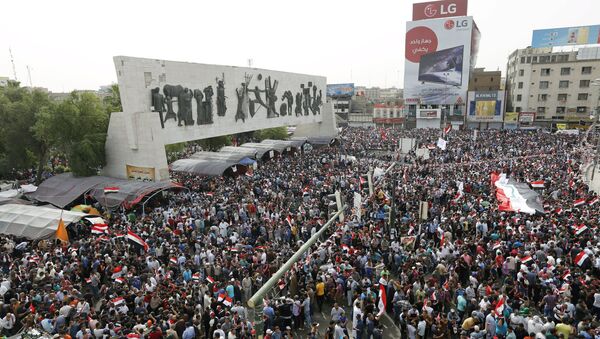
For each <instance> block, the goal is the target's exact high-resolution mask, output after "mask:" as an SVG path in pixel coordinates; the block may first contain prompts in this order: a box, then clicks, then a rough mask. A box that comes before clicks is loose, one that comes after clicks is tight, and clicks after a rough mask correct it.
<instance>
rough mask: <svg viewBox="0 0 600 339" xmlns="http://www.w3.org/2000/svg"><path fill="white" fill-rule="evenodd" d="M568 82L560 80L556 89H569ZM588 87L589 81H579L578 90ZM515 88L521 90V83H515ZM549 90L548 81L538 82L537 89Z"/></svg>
mask: <svg viewBox="0 0 600 339" xmlns="http://www.w3.org/2000/svg"><path fill="white" fill-rule="evenodd" d="M531 84H532V85H533V84H535V83H534V82H532V83H531ZM569 84H570V82H569V80H560V81H559V82H558V88H569ZM589 87H590V80H579V88H589ZM517 88H518V89H522V88H523V82H522V81H520V82H518V83H517ZM548 88H550V82H549V81H540V83H539V89H548Z"/></svg>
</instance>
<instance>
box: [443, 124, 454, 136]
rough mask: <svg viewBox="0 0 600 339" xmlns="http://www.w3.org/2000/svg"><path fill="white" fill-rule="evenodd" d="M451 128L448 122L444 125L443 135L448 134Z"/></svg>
mask: <svg viewBox="0 0 600 339" xmlns="http://www.w3.org/2000/svg"><path fill="white" fill-rule="evenodd" d="M451 130H452V125H451V124H448V125H446V127H445V128H444V135H446V134H448V132H450V131H451Z"/></svg>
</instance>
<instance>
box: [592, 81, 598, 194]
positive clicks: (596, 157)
mask: <svg viewBox="0 0 600 339" xmlns="http://www.w3.org/2000/svg"><path fill="white" fill-rule="evenodd" d="M591 85H592V86H598V97H597V98H596V107H595V109H594V115H595V116H596V121H595V122H594V123H592V125H591V126H590V128H598V123H599V121H600V78H598V79H594V81H592V83H591ZM590 132H593V130H592V131H590ZM599 153H600V135H599V136H597V137H596V154H595V155H594V167H593V168H592V177H591V178H590V185H591V184H592V183H593V182H594V176H595V175H596V166H597V165H598V154H599Z"/></svg>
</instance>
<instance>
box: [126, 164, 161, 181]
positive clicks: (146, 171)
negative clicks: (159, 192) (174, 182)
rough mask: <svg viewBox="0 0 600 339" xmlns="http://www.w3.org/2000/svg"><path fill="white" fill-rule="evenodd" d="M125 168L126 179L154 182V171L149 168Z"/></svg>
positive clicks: (128, 166)
mask: <svg viewBox="0 0 600 339" xmlns="http://www.w3.org/2000/svg"><path fill="white" fill-rule="evenodd" d="M126 166H127V178H128V179H129V180H138V181H154V180H155V178H156V175H155V170H154V168H151V167H139V166H131V165H126Z"/></svg>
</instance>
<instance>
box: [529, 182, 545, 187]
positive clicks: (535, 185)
mask: <svg viewBox="0 0 600 339" xmlns="http://www.w3.org/2000/svg"><path fill="white" fill-rule="evenodd" d="M530 184H531V187H533V188H544V186H545V185H546V183H545V182H544V180H538V181H532V182H530Z"/></svg>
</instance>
